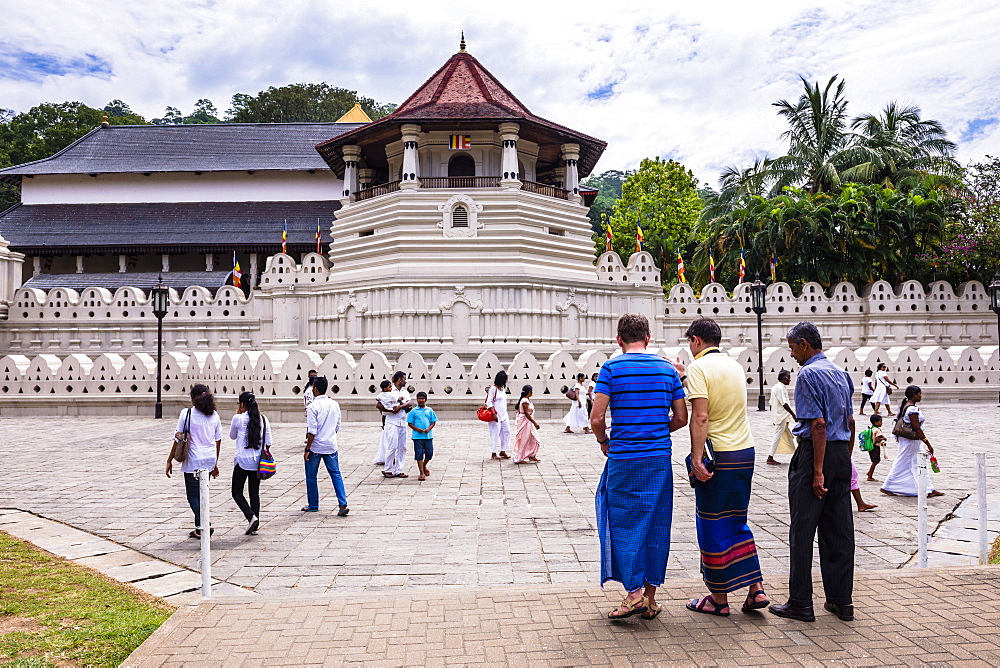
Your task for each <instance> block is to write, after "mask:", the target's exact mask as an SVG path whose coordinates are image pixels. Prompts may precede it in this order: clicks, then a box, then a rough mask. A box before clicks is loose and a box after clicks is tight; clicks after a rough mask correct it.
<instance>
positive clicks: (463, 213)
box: [451, 204, 469, 228]
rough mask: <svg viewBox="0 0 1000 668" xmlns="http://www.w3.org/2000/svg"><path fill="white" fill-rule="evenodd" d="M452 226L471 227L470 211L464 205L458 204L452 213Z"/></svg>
mask: <svg viewBox="0 0 1000 668" xmlns="http://www.w3.org/2000/svg"><path fill="white" fill-rule="evenodd" d="M451 226H452V228H456V227H466V228H467V227H469V210H468V209H466V208H465V205H463V204H457V205H456V206H455V208H454V209H452V211H451Z"/></svg>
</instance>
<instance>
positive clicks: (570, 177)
mask: <svg viewBox="0 0 1000 668" xmlns="http://www.w3.org/2000/svg"><path fill="white" fill-rule="evenodd" d="M562 159H563V165H565V166H566V173H565V176H564V177H563V184H564V185H563V188H565V189H566V190H568V191H569V198H570V201H571V202H580V201H582V199H583V198H581V197H580V173H579V172H578V171H577V167H576V163H577V161H578V160H579V159H580V145H579V144H563V145H562Z"/></svg>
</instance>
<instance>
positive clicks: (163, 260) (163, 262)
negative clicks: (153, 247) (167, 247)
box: [160, 253, 170, 274]
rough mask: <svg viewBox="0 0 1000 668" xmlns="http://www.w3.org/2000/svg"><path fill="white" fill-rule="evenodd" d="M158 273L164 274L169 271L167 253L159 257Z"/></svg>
mask: <svg viewBox="0 0 1000 668" xmlns="http://www.w3.org/2000/svg"><path fill="white" fill-rule="evenodd" d="M160 271H162V272H163V273H164V274H166V273H168V272H169V271H170V255H169V254H167V253H164V254H162V255H161V256H160Z"/></svg>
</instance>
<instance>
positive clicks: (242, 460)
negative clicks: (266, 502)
mask: <svg viewBox="0 0 1000 668" xmlns="http://www.w3.org/2000/svg"><path fill="white" fill-rule="evenodd" d="M237 406H238V407H237V410H236V415H234V416H233V420H232V422H231V423H230V424H229V438H231V439H233V440H234V441H236V456H235V457H233V484H232V493H233V501H235V502H236V505H237V506H239V508H240V510H241V511H242V512H243V516H244V517H245V518H246V520H247V530H246V535H247V536H256V535H257V529H258V528H259V527H260V478H259V477H258V476H257V472H258V470H259V469H260V455H261V453H262V452H263V451H264V446H267V447H270V445H271V425H270V424H269V423H268V421H267V418H265V417H264V416H263V415H261V414H260V408H259V407H258V406H257V398H256V397H255V396H254V394H253V392H243V393H242V394H240V397H239V400H238V404H237ZM244 488H247V491H248V492H249V494H250V501H249V502H247V499H246V497H245V496H243V489H244Z"/></svg>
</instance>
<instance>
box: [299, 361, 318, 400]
mask: <svg viewBox="0 0 1000 668" xmlns="http://www.w3.org/2000/svg"><path fill="white" fill-rule="evenodd" d="M306 376H307V377H306V384H305V386H304V387H303V388H302V403H303V404H304V405H305V406H308V405H309V404H311V403H312V400H313V399H315V398H316V395H315V394H313V392H312V384H313V381H314V380H316V369H309V371H308V372H307V374H306Z"/></svg>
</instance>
